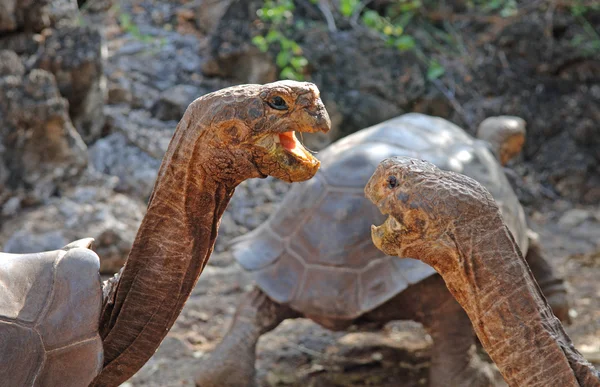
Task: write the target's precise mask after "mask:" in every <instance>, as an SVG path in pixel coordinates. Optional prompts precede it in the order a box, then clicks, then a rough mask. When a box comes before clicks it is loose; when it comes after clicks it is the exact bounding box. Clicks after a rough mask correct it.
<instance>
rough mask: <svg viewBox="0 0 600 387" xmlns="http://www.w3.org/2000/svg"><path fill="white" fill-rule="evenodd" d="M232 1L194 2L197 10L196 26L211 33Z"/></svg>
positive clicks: (209, 0)
mask: <svg viewBox="0 0 600 387" xmlns="http://www.w3.org/2000/svg"><path fill="white" fill-rule="evenodd" d="M230 3H231V0H199V1H195V2H194V3H192V7H193V8H194V9H195V11H196V12H195V14H196V15H195V16H196V27H198V29H199V30H200V31H201V32H203V33H205V34H209V33H211V32H212V31H213V30H214V29H215V27H216V26H217V24H218V23H219V20H221V17H222V16H223V14H224V13H225V11H226V10H227V7H228V6H229V4H230Z"/></svg>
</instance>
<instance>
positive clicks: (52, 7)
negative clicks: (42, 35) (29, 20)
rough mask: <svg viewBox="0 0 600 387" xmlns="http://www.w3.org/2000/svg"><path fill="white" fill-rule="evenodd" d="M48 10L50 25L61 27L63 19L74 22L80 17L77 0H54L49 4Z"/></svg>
mask: <svg viewBox="0 0 600 387" xmlns="http://www.w3.org/2000/svg"><path fill="white" fill-rule="evenodd" d="M47 11H48V16H49V19H50V25H51V26H54V27H60V26H59V24H60V23H61V22H63V21H65V22H66V23H69V24H70V23H74V22H75V21H76V20H77V18H78V17H79V7H78V6H77V0H52V1H50V2H49V4H48V7H47Z"/></svg>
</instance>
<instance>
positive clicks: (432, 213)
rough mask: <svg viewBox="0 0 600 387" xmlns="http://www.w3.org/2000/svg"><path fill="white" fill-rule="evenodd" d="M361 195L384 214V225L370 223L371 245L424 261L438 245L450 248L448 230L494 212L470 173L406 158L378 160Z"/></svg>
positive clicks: (490, 199)
mask: <svg viewBox="0 0 600 387" xmlns="http://www.w3.org/2000/svg"><path fill="white" fill-rule="evenodd" d="M365 194H366V196H367V198H368V199H369V200H371V201H372V202H373V203H374V204H375V205H377V207H378V208H379V210H380V211H381V213H382V214H384V215H389V216H388V218H387V220H386V221H385V223H384V224H382V225H381V226H372V227H371V236H372V239H373V243H374V244H375V245H376V246H377V248H379V249H380V250H381V251H383V252H384V253H385V254H388V255H392V256H405V257H413V258H418V259H423V260H424V261H426V263H429V262H427V259H426V258H427V257H429V256H432V254H435V251H438V249H446V248H448V247H450V248H455V247H456V246H454V245H453V244H454V242H453V240H452V233H453V230H455V229H457V228H460V227H463V226H464V224H466V223H468V222H469V223H471V224H473V222H476V221H477V220H478V219H479V218H480V217H481V216H483V215H488V214H490V210H491V211H493V213H494V214H497V213H498V211H499V210H498V207H497V206H496V204H495V202H494V199H493V198H492V196H491V195H490V194H489V192H487V191H486V190H485V189H484V188H483V187H482V186H481V185H480V184H479V183H478V182H476V181H475V180H473V179H471V178H470V177H467V176H465V175H461V174H458V173H454V172H447V171H442V170H440V169H439V168H437V167H436V166H435V165H433V164H431V163H429V162H427V161H424V160H416V159H411V158H408V157H392V158H388V159H385V160H383V161H382V162H381V163H380V164H379V166H378V167H377V169H376V171H375V173H374V174H373V176H372V177H371V179H370V180H369V182H368V183H367V185H366V187H365Z"/></svg>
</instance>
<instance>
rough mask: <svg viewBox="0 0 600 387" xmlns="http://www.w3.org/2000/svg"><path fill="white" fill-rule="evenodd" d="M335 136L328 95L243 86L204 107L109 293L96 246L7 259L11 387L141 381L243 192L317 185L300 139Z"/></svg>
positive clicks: (0, 297)
mask: <svg viewBox="0 0 600 387" xmlns="http://www.w3.org/2000/svg"><path fill="white" fill-rule="evenodd" d="M330 125H331V124H330V120H329V116H328V114H327V111H326V110H325V106H324V105H323V102H322V101H321V99H320V97H319V90H318V89H317V87H316V86H315V85H313V84H311V83H306V82H294V81H280V82H275V83H269V84H266V85H239V86H234V87H230V88H226V89H223V90H219V91H216V92H213V93H209V94H206V95H204V96H202V97H200V98H198V99H196V100H195V101H194V102H192V103H191V104H190V106H189V107H188V108H187V110H186V112H185V114H184V116H183V118H182V119H181V121H180V122H179V125H178V126H177V129H176V130H175V133H174V135H173V138H172V140H171V143H170V145H169V148H168V149H167V153H166V155H165V156H164V158H163V162H162V165H161V169H160V171H159V173H158V177H157V179H156V184H155V186H154V190H153V191H152V195H151V198H150V202H149V204H148V211H147V213H146V215H145V217H144V219H143V221H142V224H141V226H140V228H139V230H138V233H137V236H136V239H135V242H134V244H133V247H132V249H131V252H130V254H129V257H128V259H127V261H126V263H125V266H124V267H123V269H121V272H120V274H119V275H118V276H117V277H115V278H113V279H111V280H109V281H108V282H107V283H106V284H105V285H104V288H103V289H101V285H100V280H99V274H98V268H99V260H98V256H97V255H96V254H95V253H94V252H93V251H92V250H90V249H89V247H90V244H91V242H92V240H91V239H86V240H81V241H78V242H76V243H74V244H71V245H68V246H66V247H64V248H62V249H60V250H55V251H49V252H44V253H32V254H0V385H1V386H6V387H23V386H41V387H84V386H88V385H90V386H93V387H113V386H118V385H120V384H121V383H123V382H124V381H125V380H127V379H129V378H130V377H131V376H132V375H133V374H134V373H135V372H136V371H137V370H138V369H140V368H141V367H142V366H143V365H144V363H146V361H147V360H148V359H149V358H150V357H151V356H152V355H153V354H154V352H155V351H156V349H157V347H158V346H159V344H160V343H161V341H162V340H163V338H164V337H165V335H166V334H167V333H168V331H169V329H170V328H171V326H172V325H173V324H174V322H175V319H176V318H177V316H179V313H180V312H181V309H182V308H183V305H184V303H185V302H186V300H187V299H188V297H189V295H190V293H191V291H192V289H193V288H194V285H195V284H196V281H197V280H198V277H199V276H200V273H201V272H202V270H203V268H204V266H205V265H206V262H207V260H208V258H209V256H210V254H211V252H212V249H213V246H214V243H215V239H216V237H217V230H218V227H219V222H220V219H221V216H222V215H223V212H224V211H225V208H226V207H227V204H228V202H229V199H230V198H231V197H232V195H233V192H234V190H235V187H236V186H237V185H238V184H240V183H241V182H242V181H244V180H246V179H249V178H253V177H263V178H264V177H266V176H274V177H278V178H280V179H282V180H285V181H287V182H295V181H302V180H306V179H310V178H311V177H312V176H313V175H314V174H315V172H316V171H317V169H318V167H319V161H318V160H317V159H316V158H314V157H313V156H312V155H311V154H310V153H309V152H308V151H307V150H306V149H305V148H304V147H302V145H301V144H300V143H299V142H297V140H296V139H295V137H294V131H299V132H316V131H324V132H326V131H327V130H328V129H329V127H330ZM103 291H104V292H103Z"/></svg>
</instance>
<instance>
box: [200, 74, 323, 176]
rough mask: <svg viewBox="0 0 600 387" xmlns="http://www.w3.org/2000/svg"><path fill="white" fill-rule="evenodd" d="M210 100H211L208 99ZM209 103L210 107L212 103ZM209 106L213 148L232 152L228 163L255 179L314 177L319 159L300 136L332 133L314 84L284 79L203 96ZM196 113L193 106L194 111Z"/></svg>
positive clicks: (232, 88) (202, 98)
mask: <svg viewBox="0 0 600 387" xmlns="http://www.w3.org/2000/svg"><path fill="white" fill-rule="evenodd" d="M207 99H208V100H210V101H207ZM207 102H209V103H207ZM193 104H196V105H198V106H202V107H205V106H208V107H209V108H208V109H209V111H206V109H205V111H204V112H203V115H204V116H209V115H210V116H211V117H213V118H212V119H211V122H210V124H209V126H210V132H211V136H212V139H213V146H214V147H215V148H218V149H222V150H226V151H227V152H220V153H221V154H220V155H219V156H215V157H223V155H224V154H229V155H230V156H231V157H230V160H228V161H227V160H225V161H224V162H226V163H228V164H231V165H233V164H234V163H233V162H232V160H233V159H235V164H236V165H244V163H242V162H241V160H246V170H248V168H250V169H251V170H252V172H253V173H251V174H250V175H248V174H247V173H246V175H247V176H244V178H249V177H266V176H267V175H270V176H274V177H277V178H279V179H282V180H284V181H287V182H295V181H303V180H307V179H309V178H311V177H312V176H313V175H314V174H315V173H316V172H317V169H318V168H319V164H320V163H319V161H318V160H317V159H316V158H315V157H314V156H312V155H311V154H310V153H309V152H308V151H307V150H306V148H304V146H303V145H302V144H301V143H300V141H298V139H297V138H296V132H300V133H303V132H306V133H313V132H327V131H328V130H329V129H330V126H331V122H330V119H329V115H328V114H327V110H326V109H325V106H324V105H323V102H322V101H321V98H320V93H319V90H318V88H317V87H316V86H315V85H314V84H312V83H308V82H295V81H279V82H274V83H269V84H265V85H240V86H235V87H230V88H227V89H223V90H221V91H218V92H215V93H211V94H208V95H207V96H205V97H201V98H199V99H198V100H196V101H195V102H194V103H193ZM192 109H193V107H192Z"/></svg>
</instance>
